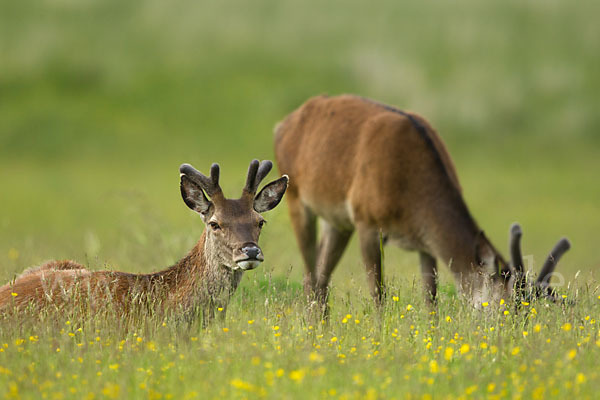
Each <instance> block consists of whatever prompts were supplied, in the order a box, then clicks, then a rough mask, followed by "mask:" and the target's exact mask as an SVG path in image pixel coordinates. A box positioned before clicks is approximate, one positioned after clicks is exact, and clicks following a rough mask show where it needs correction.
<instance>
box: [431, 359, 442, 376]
mask: <svg viewBox="0 0 600 400" xmlns="http://www.w3.org/2000/svg"><path fill="white" fill-rule="evenodd" d="M439 370H440V367H439V365H438V363H437V361H436V360H431V361H429V371H431V373H432V374H437V373H438V372H439Z"/></svg>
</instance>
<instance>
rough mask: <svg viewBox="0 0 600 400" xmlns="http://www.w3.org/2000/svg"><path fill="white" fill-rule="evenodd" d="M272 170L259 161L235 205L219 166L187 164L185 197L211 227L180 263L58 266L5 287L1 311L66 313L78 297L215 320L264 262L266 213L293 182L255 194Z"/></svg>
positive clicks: (122, 308) (95, 303) (0, 291)
mask: <svg viewBox="0 0 600 400" xmlns="http://www.w3.org/2000/svg"><path fill="white" fill-rule="evenodd" d="M272 166H273V164H272V163H271V162H270V161H263V162H261V163H259V162H258V161H257V160H254V161H252V163H250V167H249V169H248V177H247V180H246V185H245V187H244V189H243V191H242V196H241V197H240V198H239V199H236V200H233V199H226V198H225V196H224V195H223V192H222V191H221V187H220V186H219V165H218V164H213V165H212V167H211V170H210V177H207V176H205V175H203V174H202V173H200V172H198V171H197V170H196V169H194V168H193V167H192V166H191V165H189V164H183V165H182V166H181V167H180V169H179V171H180V173H181V183H180V188H181V196H182V197H183V201H184V202H185V204H186V205H187V206H188V207H189V208H191V209H192V210H194V211H196V212H197V213H198V214H200V217H201V218H202V221H203V222H204V223H205V224H206V226H207V228H206V229H205V230H204V232H203V233H202V236H201V237H200V240H199V241H198V243H197V244H196V245H195V246H194V247H193V248H192V250H191V251H190V252H189V253H188V254H187V255H186V256H185V257H183V258H182V259H181V260H179V261H178V262H177V263H176V264H175V265H173V266H172V267H170V268H167V269H165V270H162V271H159V272H155V273H152V274H139V275H138V274H130V273H126V272H117V271H89V270H87V269H85V268H84V267H83V265H81V264H78V263H75V262H73V261H51V262H48V263H46V264H44V265H42V266H41V267H38V268H35V269H30V270H27V271H25V272H24V273H23V274H22V275H20V276H19V277H17V278H16V279H15V280H14V281H13V282H11V283H8V284H6V285H4V286H2V287H0V310H3V311H7V310H9V309H14V308H15V307H16V309H17V310H18V309H20V308H22V307H24V306H31V305H33V306H36V307H37V308H48V307H50V308H58V309H65V306H76V305H77V304H78V302H77V301H76V300H84V301H86V305H89V307H90V308H91V309H92V310H96V309H98V308H101V307H105V306H106V305H107V304H108V305H111V306H112V307H113V308H114V309H115V310H117V311H118V312H124V313H128V312H129V311H130V310H131V309H132V307H134V306H136V305H145V306H148V305H151V304H156V305H158V307H159V308H160V309H161V310H170V311H176V312H181V313H183V314H184V315H185V316H186V317H187V318H188V319H189V318H190V317H192V316H193V315H194V314H193V312H194V311H196V310H199V311H204V314H203V315H204V317H208V318H211V317H212V316H213V315H214V308H215V307H218V306H220V307H226V305H227V302H228V300H229V297H230V296H231V295H232V294H233V292H234V291H235V289H236V287H237V285H238V284H239V282H240V280H241V278H242V274H243V272H244V271H247V270H251V269H254V268H256V267H257V266H258V265H259V264H260V263H261V262H262V261H263V260H264V256H263V254H262V251H261V249H260V247H259V246H258V244H257V243H258V237H259V235H260V231H261V228H262V227H263V225H264V223H265V220H264V219H263V218H262V217H261V215H260V214H261V213H263V212H265V211H268V210H271V209H272V208H274V207H275V206H277V204H279V202H280V201H281V198H282V197H283V194H284V193H285V191H286V188H287V183H288V177H287V176H283V177H281V178H279V179H277V180H275V181H273V182H271V183H269V184H268V185H266V186H265V187H264V188H263V189H262V190H261V191H260V193H258V195H257V194H256V192H257V189H258V186H259V184H260V182H261V181H262V180H263V178H264V177H265V176H266V175H267V174H268V173H269V171H270V170H271V168H272ZM205 193H206V195H208V196H209V198H210V200H209V199H208V198H207V197H206V195H205Z"/></svg>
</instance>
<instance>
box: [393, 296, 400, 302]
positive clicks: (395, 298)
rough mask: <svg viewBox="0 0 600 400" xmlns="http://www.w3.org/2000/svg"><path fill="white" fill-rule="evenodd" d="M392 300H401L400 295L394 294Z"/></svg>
mask: <svg viewBox="0 0 600 400" xmlns="http://www.w3.org/2000/svg"><path fill="white" fill-rule="evenodd" d="M392 300H394V301H399V300H400V297H398V296H393V297H392Z"/></svg>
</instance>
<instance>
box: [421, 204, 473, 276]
mask: <svg viewBox="0 0 600 400" xmlns="http://www.w3.org/2000/svg"><path fill="white" fill-rule="evenodd" d="M446 211H448V212H446V213H444V214H443V215H439V216H438V218H435V221H434V227H433V229H431V230H430V232H431V234H430V235H429V237H428V242H429V243H428V247H429V248H430V249H431V251H432V252H433V253H434V255H435V256H436V257H438V258H440V260H442V261H443V262H444V263H446V264H447V265H449V266H450V269H451V270H452V271H453V272H454V273H466V272H470V271H471V269H472V267H473V265H474V262H475V243H476V240H477V236H478V235H479V233H480V228H479V226H478V225H477V223H476V222H475V220H474V219H473V217H472V216H471V214H470V213H469V211H468V209H467V208H466V206H464V205H463V207H460V208H459V207H449V208H448V209H447V210H446Z"/></svg>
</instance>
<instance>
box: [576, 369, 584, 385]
mask: <svg viewBox="0 0 600 400" xmlns="http://www.w3.org/2000/svg"><path fill="white" fill-rule="evenodd" d="M585 380H586V379H585V375H584V374H582V373H581V372H580V373H578V374H577V376H576V377H575V382H577V383H585Z"/></svg>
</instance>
